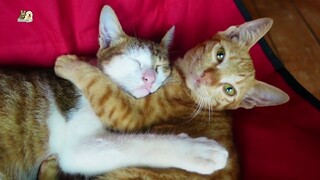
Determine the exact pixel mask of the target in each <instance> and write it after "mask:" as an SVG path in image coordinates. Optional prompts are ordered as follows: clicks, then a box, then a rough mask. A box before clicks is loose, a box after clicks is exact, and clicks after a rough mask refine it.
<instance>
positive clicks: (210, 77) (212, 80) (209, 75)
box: [196, 71, 219, 86]
mask: <svg viewBox="0 0 320 180" xmlns="http://www.w3.org/2000/svg"><path fill="white" fill-rule="evenodd" d="M196 81H197V83H202V84H204V85H207V86H212V85H214V84H216V83H218V82H219V75H218V74H217V73H215V72H214V71H204V72H203V73H202V74H201V76H200V77H199V78H198V79H197V80H196Z"/></svg>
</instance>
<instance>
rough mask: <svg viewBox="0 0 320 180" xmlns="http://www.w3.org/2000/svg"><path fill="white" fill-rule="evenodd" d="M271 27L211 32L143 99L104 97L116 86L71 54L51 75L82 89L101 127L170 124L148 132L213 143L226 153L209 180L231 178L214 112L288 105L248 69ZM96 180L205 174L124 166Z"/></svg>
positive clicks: (224, 133) (223, 118) (222, 121)
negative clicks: (253, 50) (114, 104)
mask: <svg viewBox="0 0 320 180" xmlns="http://www.w3.org/2000/svg"><path fill="white" fill-rule="evenodd" d="M271 25H272V20H271V19H268V18H264V19H258V20H255V21H251V22H247V23H244V24H242V25H240V26H231V27H230V28H228V29H227V30H225V31H222V32H219V33H217V34H216V35H215V36H214V37H213V38H212V39H211V40H208V41H206V42H204V43H201V44H199V45H198V46H196V47H195V48H193V49H191V50H190V51H188V52H187V53H186V55H185V56H184V58H183V59H178V60H177V61H176V62H175V64H174V66H173V68H172V74H171V77H170V81H171V82H170V83H167V84H166V85H165V86H164V87H162V88H160V89H159V90H158V91H157V92H155V93H154V94H151V95H149V96H147V97H146V98H144V99H134V98H128V96H127V95H126V94H123V93H119V94H118V96H113V97H110V96H109V94H108V93H109V92H114V88H117V87H116V86H114V85H112V83H111V80H110V79H109V78H108V77H106V76H105V75H104V74H103V73H101V72H100V71H99V70H98V69H97V68H95V67H93V66H90V65H88V64H86V63H85V62H81V61H77V57H76V56H70V55H69V56H61V57H60V58H58V60H57V62H56V67H55V71H56V73H57V74H58V75H59V76H60V77H63V78H65V79H68V80H70V81H71V82H73V83H74V84H75V85H76V86H77V87H78V88H80V89H81V90H82V91H83V94H84V95H85V96H86V97H87V98H88V99H89V101H90V103H91V106H92V107H93V108H94V110H95V112H96V113H97V115H98V116H99V117H100V118H101V120H102V121H103V123H104V124H105V125H106V126H107V127H110V128H113V129H117V130H122V131H126V130H133V129H141V128H143V127H145V126H147V127H148V126H150V125H152V124H154V123H157V122H163V121H166V120H170V122H166V123H165V124H162V125H158V126H155V127H154V128H153V130H154V131H156V132H159V131H160V133H163V132H175V133H179V132H187V133H188V134H190V135H192V136H195V137H198V136H206V137H210V138H213V139H215V140H217V141H218V142H219V143H221V144H222V145H223V146H224V147H225V148H226V149H227V150H228V152H229V158H228V164H227V166H226V167H225V168H224V169H222V170H220V171H217V172H216V173H213V174H212V175H211V176H210V179H211V178H216V179H221V178H228V179H234V178H237V160H236V153H235V149H234V146H233V142H232V133H231V132H232V131H231V125H230V124H231V122H230V121H231V120H230V116H229V115H228V114H227V112H223V111H222V112H216V110H224V109H235V108H238V107H244V108H252V107H255V106H270V105H278V104H282V103H285V102H287V101H288V96H287V95H286V94H285V93H284V92H282V91H281V90H279V89H277V88H275V87H273V86H271V85H268V84H266V83H263V82H260V81H258V80H255V71H254V67H253V64H252V61H251V59H250V56H249V53H248V51H249V49H250V48H251V47H252V46H253V45H254V44H255V43H256V42H257V41H258V40H259V39H260V38H261V37H262V36H263V35H264V34H265V33H266V32H267V31H268V30H269V29H270V27H271ZM99 53H100V54H101V53H104V50H100V51H99V52H98V58H103V55H102V56H101V55H99ZM103 59H104V60H105V58H103ZM109 60H110V61H115V60H116V59H109ZM104 62H107V61H104ZM101 89H103V90H104V91H101ZM112 101H120V102H121V108H122V109H124V110H123V111H122V112H117V114H115V113H113V111H112V109H113V108H114V107H112V106H108V105H109V104H112V103H111V102H112ZM194 104H197V105H198V107H195V106H194ZM195 111H196V112H195ZM191 112H195V113H196V115H197V116H195V117H194V119H193V120H192V121H190V122H187V123H183V124H181V122H185V121H186V120H188V116H189V115H190V113H191ZM208 118H209V119H210V122H208ZM116 119H118V121H117V120H116ZM173 119H175V123H174V121H173ZM177 123H178V124H177ZM162 173H164V174H162ZM100 178H102V179H103V178H115V179H129V178H141V179H184V178H196V179H202V178H204V179H208V178H209V176H204V175H199V174H194V173H190V172H185V171H182V170H173V169H170V170H154V169H153V170H152V169H139V168H127V169H121V170H118V171H113V172H110V173H107V174H106V175H105V176H102V177H100Z"/></svg>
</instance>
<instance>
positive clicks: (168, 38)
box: [160, 26, 175, 48]
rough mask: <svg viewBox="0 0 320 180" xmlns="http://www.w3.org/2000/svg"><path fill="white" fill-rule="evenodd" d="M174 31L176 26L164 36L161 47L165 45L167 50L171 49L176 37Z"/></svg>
mask: <svg viewBox="0 0 320 180" xmlns="http://www.w3.org/2000/svg"><path fill="white" fill-rule="evenodd" d="M174 30H175V26H172V27H171V28H170V29H169V31H168V32H167V33H166V35H164V37H163V38H162V40H161V43H160V44H161V45H163V46H164V47H165V48H169V46H170V44H171V43H172V40H173V36H174Z"/></svg>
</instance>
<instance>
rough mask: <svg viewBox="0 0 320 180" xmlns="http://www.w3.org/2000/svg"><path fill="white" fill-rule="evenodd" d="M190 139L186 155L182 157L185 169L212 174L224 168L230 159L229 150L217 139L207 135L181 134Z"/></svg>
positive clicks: (182, 136)
mask: <svg viewBox="0 0 320 180" xmlns="http://www.w3.org/2000/svg"><path fill="white" fill-rule="evenodd" d="M179 137H180V138H184V139H185V140H187V141H189V142H190V144H189V145H188V146H189V147H186V148H188V149H186V151H185V153H186V154H185V156H186V157H182V158H184V160H186V162H184V165H185V167H184V169H185V170H187V171H192V172H197V173H200V174H211V173H213V172H215V171H217V170H219V169H223V168H224V167H225V166H226V164H227V160H228V151H227V150H226V149H225V148H224V147H222V146H221V145H220V144H218V143H217V142H216V141H214V140H211V139H208V138H206V137H199V138H195V139H193V138H190V137H188V136H186V135H185V134H182V135H180V136H179Z"/></svg>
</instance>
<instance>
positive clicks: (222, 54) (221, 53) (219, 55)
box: [216, 47, 226, 63]
mask: <svg viewBox="0 0 320 180" xmlns="http://www.w3.org/2000/svg"><path fill="white" fill-rule="evenodd" d="M225 54H226V53H225V51H224V49H223V48H222V47H221V48H219V49H218V51H217V57H216V58H217V61H218V62H219V63H221V62H222V61H223V59H224V57H225Z"/></svg>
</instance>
